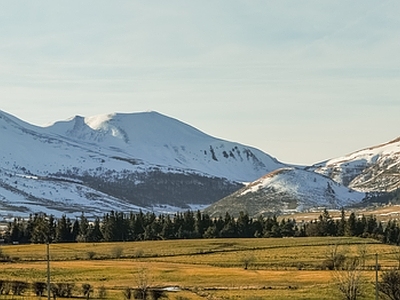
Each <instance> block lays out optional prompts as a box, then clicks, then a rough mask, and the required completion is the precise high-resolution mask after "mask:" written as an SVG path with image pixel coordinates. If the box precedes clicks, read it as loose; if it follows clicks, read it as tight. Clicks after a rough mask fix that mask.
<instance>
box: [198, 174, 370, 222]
mask: <svg viewBox="0 0 400 300" xmlns="http://www.w3.org/2000/svg"><path fill="white" fill-rule="evenodd" d="M364 196H365V195H364V194H363V193H359V192H355V191H352V190H350V189H348V188H346V187H344V186H343V185H341V184H338V183H336V182H334V181H333V180H331V179H330V178H328V177H325V176H322V175H320V174H317V173H314V172H309V171H306V170H301V169H296V168H282V169H278V170H275V171H273V172H271V173H269V174H267V175H265V176H263V177H261V178H260V179H258V180H256V181H254V182H252V183H251V184H249V185H248V186H246V187H244V188H242V189H240V190H239V191H237V192H235V193H233V194H232V195H229V196H227V197H225V198H224V199H222V200H220V201H218V202H216V203H214V204H212V205H210V206H209V207H207V208H206V209H205V212H207V213H209V214H210V215H211V216H214V217H217V216H219V215H224V214H225V212H226V211H228V212H229V213H230V214H232V215H234V216H237V215H238V214H239V213H240V211H245V212H247V213H248V214H249V215H250V216H252V217H254V216H257V215H272V214H274V215H275V214H281V213H290V212H297V211H304V210H309V209H314V208H317V207H325V208H340V207H342V206H347V205H349V204H353V203H357V202H360V201H361V200H362V199H363V198H364Z"/></svg>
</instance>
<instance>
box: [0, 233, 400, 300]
mask: <svg viewBox="0 0 400 300" xmlns="http://www.w3.org/2000/svg"><path fill="white" fill-rule="evenodd" d="M0 249H1V251H2V255H3V256H8V257H9V258H10V262H2V263H1V273H0V274H1V275H0V280H3V281H13V280H14V281H16V280H18V281H24V282H28V283H30V284H32V283H34V282H38V281H40V282H46V279H47V272H46V270H47V263H46V245H39V244H30V245H10V246H1V247H0ZM333 251H336V252H338V253H342V254H343V255H344V256H345V257H346V258H347V260H351V259H352V258H354V257H362V259H363V262H362V269H363V271H362V274H363V277H364V278H365V281H366V282H367V284H366V286H365V291H366V293H367V296H366V299H375V298H374V297H375V294H374V293H375V292H374V285H373V283H374V279H375V271H374V267H375V253H378V254H379V265H380V268H381V269H386V268H391V267H397V266H398V265H399V260H400V258H399V257H400V255H399V250H398V247H396V246H390V245H384V244H380V243H378V242H376V241H375V240H371V239H361V238H343V237H341V238H332V237H326V238H324V237H314V238H286V239H285V238H276V239H275V238H268V239H261V238H260V239H201V240H167V241H143V242H126V243H124V242H121V243H95V244H93V243H71V244H51V245H50V257H51V262H50V269H51V281H52V282H53V283H71V284H74V286H75V291H74V293H73V295H74V296H75V297H77V296H80V297H82V293H81V292H80V291H79V289H81V286H82V284H90V285H91V286H92V287H93V292H92V294H91V298H107V299H126V297H124V294H123V292H124V291H125V290H126V288H127V287H130V288H135V287H137V286H138V284H143V281H145V282H144V283H145V284H146V285H149V286H152V287H157V288H167V290H168V291H167V292H166V296H167V297H168V298H167V299H176V300H178V299H180V300H185V299H188V300H189V299H191V300H195V299H238V300H240V299H243V300H255V299H277V300H280V299H282V300H283V299H289V298H290V299H315V300H317V299H319V300H323V299H341V297H340V294H339V292H338V288H337V286H336V283H335V274H336V273H337V272H338V271H331V270H328V269H327V267H326V261H327V260H328V259H329V257H330V256H331V255H332V252H333ZM143 278H145V279H143ZM100 290H101V291H103V292H104V291H106V293H105V294H104V293H103V294H102V295H99V292H98V291H100ZM30 295H32V296H30ZM0 297H2V298H3V299H30V298H32V299H34V298H35V299H37V297H36V296H33V292H31V291H26V292H25V293H24V294H23V296H20V297H16V296H11V293H10V295H0ZM43 297H44V296H43Z"/></svg>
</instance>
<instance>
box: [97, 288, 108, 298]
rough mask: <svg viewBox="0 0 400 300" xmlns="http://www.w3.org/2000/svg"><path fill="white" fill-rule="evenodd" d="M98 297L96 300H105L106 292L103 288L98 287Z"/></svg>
mask: <svg viewBox="0 0 400 300" xmlns="http://www.w3.org/2000/svg"><path fill="white" fill-rule="evenodd" d="M98 293H99V295H98V298H99V299H106V297H107V290H106V288H105V287H104V286H101V287H99V292H98Z"/></svg>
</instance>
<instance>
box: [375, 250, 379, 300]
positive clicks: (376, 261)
mask: <svg viewBox="0 0 400 300" xmlns="http://www.w3.org/2000/svg"><path fill="white" fill-rule="evenodd" d="M378 296H379V295H378V253H375V300H378Z"/></svg>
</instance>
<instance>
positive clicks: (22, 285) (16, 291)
mask: <svg viewBox="0 0 400 300" xmlns="http://www.w3.org/2000/svg"><path fill="white" fill-rule="evenodd" d="M27 288H28V284H27V283H26V282H23V281H13V282H12V285H11V289H12V293H13V295H15V296H20V295H22V294H23V293H24V292H25V290H26V289H27Z"/></svg>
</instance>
